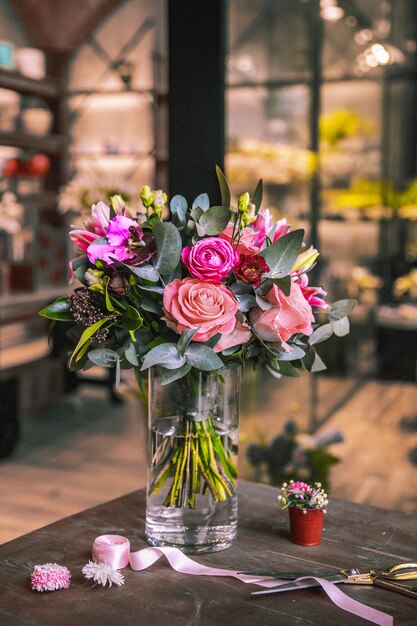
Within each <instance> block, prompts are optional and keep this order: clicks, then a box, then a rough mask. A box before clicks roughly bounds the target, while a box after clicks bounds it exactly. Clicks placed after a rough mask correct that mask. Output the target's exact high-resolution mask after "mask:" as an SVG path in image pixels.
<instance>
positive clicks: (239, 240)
mask: <svg viewBox="0 0 417 626" xmlns="http://www.w3.org/2000/svg"><path fill="white" fill-rule="evenodd" d="M217 174H218V178H219V183H220V189H221V195H222V203H221V205H219V206H217V205H215V206H211V205H210V200H209V197H208V195H207V194H205V193H203V194H200V195H199V196H198V197H197V198H196V199H195V200H194V201H193V203H192V205H191V206H189V204H188V202H187V200H186V199H185V198H184V197H183V196H180V195H176V196H174V197H173V198H172V199H171V201H170V203H169V208H170V212H171V218H170V220H169V221H163V219H162V217H163V215H164V214H165V213H166V211H167V204H168V198H167V196H166V194H165V193H164V192H163V191H161V190H157V191H152V190H151V189H150V188H149V187H147V186H145V187H143V188H142V190H141V199H142V203H143V206H144V208H145V211H146V214H139V213H136V214H134V213H132V212H131V211H130V209H129V207H128V205H127V203H126V202H125V201H124V199H123V198H122V197H121V196H120V195H118V196H113V197H112V198H111V201H110V204H106V203H105V202H101V201H100V202H98V203H97V204H94V205H93V206H92V209H91V217H90V219H88V220H86V221H85V222H84V225H83V227H82V228H74V229H72V230H71V232H70V233H69V235H70V238H71V240H72V241H73V243H74V244H75V246H76V247H77V248H78V250H79V252H80V255H79V256H78V257H77V258H75V259H73V261H72V262H71V270H72V274H73V277H75V278H76V279H77V280H78V281H79V282H80V283H81V286H80V287H78V288H76V289H75V290H74V291H73V292H72V293H71V294H70V295H69V296H63V297H61V298H58V299H57V300H56V301H55V302H54V303H52V304H51V305H49V306H47V307H46V308H44V309H43V310H42V311H41V315H43V316H45V317H47V318H49V319H51V320H53V322H66V323H68V324H69V331H68V336H69V338H70V339H71V340H72V342H73V345H74V348H73V350H72V351H71V354H70V357H69V367H70V368H71V369H73V370H81V369H88V368H90V367H92V365H94V364H96V365H100V366H104V367H115V368H116V381H117V380H119V379H120V370H121V369H124V368H133V369H134V370H135V372H136V373H137V374H138V377H140V376H142V375H143V373H144V372H146V371H147V370H149V369H150V368H156V369H157V371H158V372H159V375H160V380H161V382H162V384H163V385H167V384H169V383H171V382H174V381H181V384H183V385H184V388H185V392H184V394H185V396H187V395H188V396H190V397H192V396H193V394H195V393H197V391H196V390H198V381H199V377H200V376H201V374H202V373H204V372H216V373H217V374H218V378H219V380H220V381H222V380H223V378H222V373H221V372H222V369H223V368H224V367H228V366H234V367H238V368H240V367H242V366H243V365H245V364H247V363H252V364H253V365H256V364H258V363H264V364H265V366H266V367H267V369H268V370H269V372H271V373H272V374H273V375H274V376H276V377H277V378H280V377H281V376H283V375H289V376H298V373H299V371H302V370H304V371H319V370H321V369H323V368H324V364H323V363H322V361H321V359H320V358H319V356H318V355H317V353H316V350H315V345H316V344H317V343H319V342H320V341H324V340H326V339H328V338H329V337H330V336H331V335H332V334H333V333H334V334H336V335H339V336H343V335H345V334H347V333H348V332H349V322H348V318H347V315H348V314H349V313H350V312H351V311H352V309H353V307H354V305H355V301H353V300H341V301H339V302H336V303H334V304H332V305H329V304H327V303H326V302H325V300H324V297H325V295H326V294H325V292H324V291H323V290H322V289H321V288H320V287H315V286H311V285H310V284H309V280H308V277H307V272H308V271H309V270H311V268H312V267H313V266H314V264H315V262H316V259H317V257H318V254H319V253H318V251H317V250H315V249H314V248H313V247H312V246H310V247H307V246H306V245H305V244H304V243H303V238H304V231H303V230H292V228H291V226H290V225H289V224H287V223H286V220H285V219H284V220H280V221H279V222H277V223H274V222H273V220H272V217H271V215H270V213H269V211H268V210H267V209H266V210H264V211H260V205H261V200H262V182H261V181H260V182H259V184H258V186H257V188H256V190H255V192H254V194H253V195H252V196H250V194H249V193H244V194H242V195H241V196H240V197H239V199H238V201H237V203H232V201H231V196H230V190H229V187H228V184H227V181H226V179H225V177H224V175H223V173H222V172H221V170H220V169H217ZM316 309H320V310H321V311H322V312H323V313H324V316H325V318H326V323H325V324H323V325H320V324H319V323H318V322H316V320H315V315H314V312H315V310H316ZM176 428H177V430H176V436H175V437H171V440H173V443H172V444H170V445H169V446H168V445H167V444H166V441H165V440H164V442H163V443H162V444H161V445H162V446H163V449H162V450H160V453H159V454H158V455H157V456H158V458H159V459H160V461H158V463H159V465H158V467H157V468H156V474H158V479H157V480H156V481H155V482H154V485H153V489H155V490H160V489H161V487H162V485H163V484H164V483H165V482H167V481H168V484H171V489H170V491H169V494H168V496H167V499H166V502H165V505H166V506H168V507H182V506H184V504H186V505H187V506H189V507H190V508H192V507H193V506H194V503H195V496H196V494H198V493H206V492H207V491H210V493H211V494H212V496H213V498H214V500H226V499H227V498H228V497H229V496H230V495H231V494H233V493H234V492H235V478H236V468H235V467H234V466H233V464H232V463H231V460H230V458H229V457H228V455H227V453H226V452H225V448H224V444H223V439H222V438H221V437H220V436H219V434H218V433H216V432H215V428H214V425H213V420H212V416H210V415H206V416H205V417H204V419H203V418H202V416H201V415H194V414H192V415H191V414H190V413H189V412H187V402H184V410H183V413H182V414H181V415H180V416H179V422H178V424H177V426H176ZM191 467H192V468H193V472H191V471H190V468H191ZM158 470H159V471H158Z"/></svg>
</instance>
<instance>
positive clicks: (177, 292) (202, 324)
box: [162, 278, 237, 341]
mask: <svg viewBox="0 0 417 626" xmlns="http://www.w3.org/2000/svg"><path fill="white" fill-rule="evenodd" d="M163 303H164V306H163V309H164V313H165V317H163V318H162V319H164V320H165V321H166V323H167V326H168V327H169V328H171V329H172V330H173V331H175V332H176V333H178V334H181V333H182V331H183V330H188V329H189V328H198V329H199V330H198V332H197V333H196V334H195V335H194V337H193V341H207V340H208V339H210V337H214V335H217V333H226V334H227V333H231V332H232V331H233V330H234V329H235V325H236V311H237V302H236V300H235V298H234V296H233V294H232V292H231V291H229V289H227V288H226V287H225V286H224V285H218V284H215V283H203V282H200V281H199V280H198V279H197V278H184V279H183V280H179V279H178V278H176V279H175V280H173V281H172V283H169V284H168V285H167V286H166V287H165V291H164V296H163Z"/></svg>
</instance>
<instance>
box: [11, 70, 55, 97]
mask: <svg viewBox="0 0 417 626" xmlns="http://www.w3.org/2000/svg"><path fill="white" fill-rule="evenodd" d="M0 87H1V88H3V89H12V90H13V91H18V92H19V93H22V94H28V95H32V96H38V97H40V98H57V97H59V96H60V95H61V89H60V87H59V85H58V84H57V83H56V82H54V81H52V80H49V79H46V78H45V79H42V80H34V79H33V78H27V77H26V76H23V75H22V74H19V73H18V72H7V71H5V70H0Z"/></svg>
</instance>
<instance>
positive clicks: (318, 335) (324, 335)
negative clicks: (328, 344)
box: [308, 324, 333, 346]
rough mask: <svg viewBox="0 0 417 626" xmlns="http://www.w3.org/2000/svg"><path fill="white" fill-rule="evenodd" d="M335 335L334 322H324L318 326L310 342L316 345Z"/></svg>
mask: <svg viewBox="0 0 417 626" xmlns="http://www.w3.org/2000/svg"><path fill="white" fill-rule="evenodd" d="M332 335H333V327H332V324H323V325H322V326H319V327H318V328H316V330H315V331H314V332H313V334H312V335H310V338H309V340H308V343H309V344H310V345H311V346H314V345H315V344H316V343H321V342H322V341H327V339H330V337H331V336H332Z"/></svg>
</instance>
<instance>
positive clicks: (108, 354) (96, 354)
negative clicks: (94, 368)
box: [88, 348, 120, 367]
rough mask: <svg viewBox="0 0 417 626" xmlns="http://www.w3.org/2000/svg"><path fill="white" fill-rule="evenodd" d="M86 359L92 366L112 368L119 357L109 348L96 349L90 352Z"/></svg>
mask: <svg viewBox="0 0 417 626" xmlns="http://www.w3.org/2000/svg"><path fill="white" fill-rule="evenodd" d="M88 358H89V359H90V361H91V362H92V363H94V365H99V366H100V367H114V366H115V363H117V361H120V356H119V355H118V354H117V352H115V351H114V350H110V349H109V348H96V349H95V350H90V352H89V353H88Z"/></svg>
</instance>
